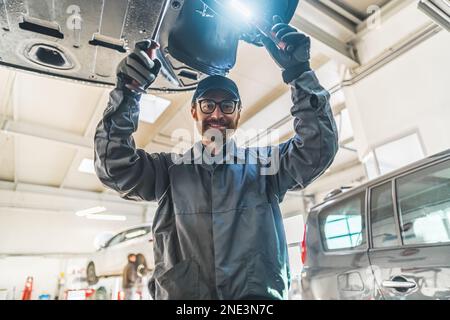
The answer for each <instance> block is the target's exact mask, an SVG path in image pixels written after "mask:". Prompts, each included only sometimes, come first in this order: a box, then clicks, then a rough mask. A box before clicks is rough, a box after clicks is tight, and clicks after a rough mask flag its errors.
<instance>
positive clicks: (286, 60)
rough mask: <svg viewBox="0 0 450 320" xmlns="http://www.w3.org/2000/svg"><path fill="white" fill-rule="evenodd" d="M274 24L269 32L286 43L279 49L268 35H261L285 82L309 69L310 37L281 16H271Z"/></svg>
mask: <svg viewBox="0 0 450 320" xmlns="http://www.w3.org/2000/svg"><path fill="white" fill-rule="evenodd" d="M273 23H274V26H273V27H272V30H271V33H272V34H274V35H275V37H276V38H277V39H278V40H280V41H282V42H284V43H285V44H286V48H285V49H284V50H281V49H279V48H278V47H277V45H276V44H275V43H274V42H273V41H272V40H271V39H270V38H268V37H262V42H263V43H264V46H265V47H266V49H267V51H269V53H270V55H271V56H272V58H273V59H274V60H275V62H276V63H277V64H278V65H279V66H280V67H281V68H282V70H283V80H284V82H286V83H290V82H291V81H293V80H295V79H297V78H298V77H300V76H301V75H302V74H303V73H304V72H306V71H310V70H311V66H310V63H309V60H310V58H311V55H310V50H311V39H310V38H309V37H307V36H305V35H304V34H302V33H300V32H299V31H298V30H297V29H295V28H294V27H292V26H290V25H288V24H286V23H284V22H283V20H282V19H281V17H279V16H274V17H273Z"/></svg>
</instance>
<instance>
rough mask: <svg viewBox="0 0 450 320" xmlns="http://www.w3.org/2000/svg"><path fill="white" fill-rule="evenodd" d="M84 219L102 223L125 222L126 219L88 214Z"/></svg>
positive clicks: (108, 215)
mask: <svg viewBox="0 0 450 320" xmlns="http://www.w3.org/2000/svg"><path fill="white" fill-rule="evenodd" d="M86 218H88V219H89V220H104V221H126V220H127V217H125V216H116V215H110V214H88V215H86Z"/></svg>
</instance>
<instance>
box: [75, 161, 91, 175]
mask: <svg viewBox="0 0 450 320" xmlns="http://www.w3.org/2000/svg"><path fill="white" fill-rule="evenodd" d="M78 171H80V172H83V173H90V174H95V169H94V160H91V159H83V161H81V163H80V166H79V167H78Z"/></svg>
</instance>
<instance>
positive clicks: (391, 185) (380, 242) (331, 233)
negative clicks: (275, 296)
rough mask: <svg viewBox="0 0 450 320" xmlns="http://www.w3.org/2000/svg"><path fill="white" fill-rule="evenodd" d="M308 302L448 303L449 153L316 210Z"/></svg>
mask: <svg viewBox="0 0 450 320" xmlns="http://www.w3.org/2000/svg"><path fill="white" fill-rule="evenodd" d="M302 258H303V259H304V269H303V272H302V278H301V285H302V291H303V292H302V296H303V298H305V299H402V300H404V299H450V150H447V151H445V152H442V153H440V154H437V155H434V156H432V157H429V158H426V159H424V160H421V161H419V162H417V163H414V164H412V165H409V166H408V167H405V168H402V169H400V170H397V171H395V172H393V173H390V174H388V175H385V176H382V177H380V178H378V179H376V180H373V181H370V182H368V183H366V184H364V185H362V186H359V187H357V188H354V189H352V190H350V191H347V192H343V193H340V194H338V195H335V196H333V197H331V198H330V199H327V200H326V201H325V202H324V203H322V204H319V205H317V206H316V207H314V208H313V209H312V210H311V212H310V214H309V216H308V219H307V223H306V229H305V237H304V241H303V244H302Z"/></svg>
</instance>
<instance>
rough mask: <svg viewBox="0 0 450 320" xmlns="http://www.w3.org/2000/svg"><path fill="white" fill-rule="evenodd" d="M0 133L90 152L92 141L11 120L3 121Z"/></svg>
mask: <svg viewBox="0 0 450 320" xmlns="http://www.w3.org/2000/svg"><path fill="white" fill-rule="evenodd" d="M0 131H2V132H5V133H7V134H12V135H18V136H27V137H33V138H38V139H43V140H47V141H52V142H56V143H60V144H62V145H64V146H69V147H72V148H79V149H83V150H87V151H92V150H93V146H94V141H93V140H92V139H91V138H88V137H83V136H80V135H76V134H73V133H70V132H67V131H64V130H58V129H52V128H48V127H45V126H42V125H37V124H31V123H26V122H21V121H14V120H11V119H8V120H5V121H4V122H3V124H2V125H1V127H0Z"/></svg>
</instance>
